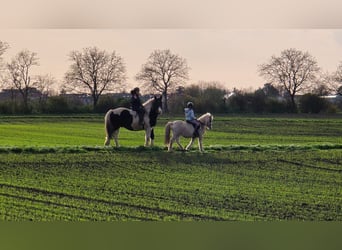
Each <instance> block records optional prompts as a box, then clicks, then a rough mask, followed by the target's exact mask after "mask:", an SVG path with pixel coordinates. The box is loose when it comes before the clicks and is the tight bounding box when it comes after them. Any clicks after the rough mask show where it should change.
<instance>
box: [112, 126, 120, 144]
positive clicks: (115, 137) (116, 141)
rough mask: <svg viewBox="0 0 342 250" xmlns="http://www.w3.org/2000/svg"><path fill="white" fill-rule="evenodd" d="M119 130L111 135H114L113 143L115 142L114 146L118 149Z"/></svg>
mask: <svg viewBox="0 0 342 250" xmlns="http://www.w3.org/2000/svg"><path fill="white" fill-rule="evenodd" d="M119 130H120V129H117V130H115V131H114V133H113V135H114V141H115V146H116V147H119V141H118V136H119Z"/></svg>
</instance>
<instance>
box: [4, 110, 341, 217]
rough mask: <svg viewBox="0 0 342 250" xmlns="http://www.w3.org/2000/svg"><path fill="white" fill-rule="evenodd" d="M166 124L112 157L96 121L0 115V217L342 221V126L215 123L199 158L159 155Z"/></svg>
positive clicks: (282, 120)
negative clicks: (150, 143) (149, 143)
mask: <svg viewBox="0 0 342 250" xmlns="http://www.w3.org/2000/svg"><path fill="white" fill-rule="evenodd" d="M168 120H169V119H168V118H166V117H161V119H159V121H158V126H157V127H156V129H155V131H156V132H155V134H156V141H155V147H153V148H144V147H142V145H143V144H144V133H143V132H130V131H127V130H124V129H123V130H121V132H120V136H119V142H120V144H121V146H122V147H121V148H119V149H116V148H113V147H109V148H104V147H103V146H102V145H103V142H104V136H105V135H104V126H103V116H96V115H92V116H51V117H47V116H43V117H40V116H22V117H20V116H15V117H0V171H1V172H0V173H1V174H0V218H1V219H2V220H10V221H16V220H18V221H26V220H33V221H41V220H43V221H45V220H46V221H55V220H62V221H80V220H85V221H93V220H94V221H113V220H167V221H168V220H210V221H213V220H215V221H216V220H229V221H230V220H239V221H240V220H243V221H245V220H248V221H254V220H272V221H273V220H314V221H321V220H324V221H325V220H334V221H341V220H342V211H341V207H342V185H341V184H342V119H341V118H339V117H334V118H332V117H330V118H324V117H317V116H316V117H229V116H225V117H223V116H219V117H215V119H214V124H213V130H211V131H208V132H207V134H206V135H205V138H204V140H203V144H204V149H205V152H204V153H199V152H198V149H197V147H194V148H193V150H192V151H190V152H181V151H179V150H175V151H174V152H172V153H168V152H166V149H165V146H164V145H163V128H164V125H165V123H166V122H167V121H168ZM187 142H188V140H183V141H182V143H183V144H186V143H187ZM195 146H196V145H195Z"/></svg>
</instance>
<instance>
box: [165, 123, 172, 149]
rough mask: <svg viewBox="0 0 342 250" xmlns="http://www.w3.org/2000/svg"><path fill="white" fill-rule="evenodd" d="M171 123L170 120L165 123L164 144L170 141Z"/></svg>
mask: <svg viewBox="0 0 342 250" xmlns="http://www.w3.org/2000/svg"><path fill="white" fill-rule="evenodd" d="M171 125H172V122H168V123H167V124H166V125H165V141H164V142H165V144H166V145H168V144H169V143H170V134H171Z"/></svg>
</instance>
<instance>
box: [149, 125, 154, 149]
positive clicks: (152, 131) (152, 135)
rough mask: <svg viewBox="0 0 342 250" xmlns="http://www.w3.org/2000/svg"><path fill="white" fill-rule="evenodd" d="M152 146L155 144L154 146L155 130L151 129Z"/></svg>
mask: <svg viewBox="0 0 342 250" xmlns="http://www.w3.org/2000/svg"><path fill="white" fill-rule="evenodd" d="M150 137H151V146H153V144H154V130H153V128H152V129H151V136H150Z"/></svg>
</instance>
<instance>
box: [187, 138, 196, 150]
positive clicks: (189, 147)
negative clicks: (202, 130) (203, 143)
mask: <svg viewBox="0 0 342 250" xmlns="http://www.w3.org/2000/svg"><path fill="white" fill-rule="evenodd" d="M193 143H194V138H193V137H192V138H191V141H190V142H189V144H188V146H186V148H185V150H190V149H191V147H192V144H193Z"/></svg>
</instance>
